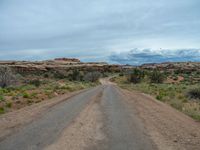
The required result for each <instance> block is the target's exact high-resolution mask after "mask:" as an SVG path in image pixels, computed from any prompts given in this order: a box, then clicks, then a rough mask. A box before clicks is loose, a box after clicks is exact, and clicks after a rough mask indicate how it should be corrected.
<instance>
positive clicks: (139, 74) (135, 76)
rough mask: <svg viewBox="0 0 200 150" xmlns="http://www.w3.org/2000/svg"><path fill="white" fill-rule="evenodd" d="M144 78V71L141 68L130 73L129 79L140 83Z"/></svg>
mask: <svg viewBox="0 0 200 150" xmlns="http://www.w3.org/2000/svg"><path fill="white" fill-rule="evenodd" d="M143 78H144V72H143V71H141V70H139V69H134V70H133V71H132V72H131V73H129V74H128V81H129V82H132V83H135V84H136V83H139V82H141V80H142V79H143Z"/></svg>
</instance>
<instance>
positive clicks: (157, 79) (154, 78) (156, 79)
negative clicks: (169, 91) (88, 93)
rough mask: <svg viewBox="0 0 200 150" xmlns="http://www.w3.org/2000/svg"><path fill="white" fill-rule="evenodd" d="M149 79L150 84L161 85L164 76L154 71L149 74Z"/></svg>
mask: <svg viewBox="0 0 200 150" xmlns="http://www.w3.org/2000/svg"><path fill="white" fill-rule="evenodd" d="M149 79H150V82H151V83H162V82H163V81H164V79H165V76H164V74H163V73H161V72H160V71H157V70H154V71H153V72H151V73H150V75H149Z"/></svg>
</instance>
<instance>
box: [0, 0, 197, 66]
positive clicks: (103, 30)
mask: <svg viewBox="0 0 200 150" xmlns="http://www.w3.org/2000/svg"><path fill="white" fill-rule="evenodd" d="M199 7H200V1H199V0H155V1H153V0H32V1H30V0H29V1H28V0H0V60H44V59H53V58H55V57H76V58H80V59H81V60H82V61H107V62H110V63H119V64H133V65H139V64H143V63H152V62H165V61H200V42H199V41H200V9H199Z"/></svg>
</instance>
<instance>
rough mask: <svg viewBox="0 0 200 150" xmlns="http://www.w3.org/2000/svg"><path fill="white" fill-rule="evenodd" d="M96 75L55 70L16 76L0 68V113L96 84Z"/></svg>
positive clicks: (96, 73) (4, 68)
mask: <svg viewBox="0 0 200 150" xmlns="http://www.w3.org/2000/svg"><path fill="white" fill-rule="evenodd" d="M101 76H102V74H101V73H99V72H96V71H95V72H83V71H79V70H71V71H69V72H67V71H64V70H58V71H54V72H51V71H49V72H46V73H42V74H38V73H35V74H34V73H31V74H30V73H29V74H26V73H24V74H18V73H15V72H13V71H12V70H11V69H10V68H9V67H6V66H0V114H3V113H6V112H10V111H12V110H16V109H20V108H22V107H25V106H27V105H32V104H34V103H39V102H41V101H44V100H48V99H50V98H53V97H55V96H58V95H63V94H65V93H69V92H73V91H77V90H81V89H85V88H90V87H93V86H96V85H98V84H99V82H98V79H99V78H100V77H101Z"/></svg>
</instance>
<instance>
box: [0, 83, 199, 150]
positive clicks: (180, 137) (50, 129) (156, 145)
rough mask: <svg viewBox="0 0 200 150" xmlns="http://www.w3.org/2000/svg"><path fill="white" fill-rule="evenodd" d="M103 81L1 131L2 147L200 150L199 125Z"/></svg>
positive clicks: (0, 122) (20, 149) (31, 149)
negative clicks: (7, 129)
mask: <svg viewBox="0 0 200 150" xmlns="http://www.w3.org/2000/svg"><path fill="white" fill-rule="evenodd" d="M102 83H103V85H100V86H98V87H95V88H93V89H89V90H86V91H83V92H81V93H79V94H77V95H75V96H72V97H69V98H67V99H66V100H63V101H60V102H59V103H57V104H54V105H51V107H46V108H45V111H43V112H42V113H41V114H37V115H36V116H34V118H33V119H30V121H28V122H26V124H23V125H21V126H18V127H16V128H15V127H13V132H11V133H10V134H6V133H4V131H6V127H5V129H3V128H0V134H1V135H2V136H0V137H2V138H1V139H0V149H1V150H14V149H17V150H40V149H45V150H156V149H163V150H168V149H172V150H173V149H175V150H176V149H181V150H182V149H188V150H189V149H194V150H195V149H198V148H199V146H200V138H199V137H200V130H199V129H200V128H199V127H200V126H199V123H197V122H195V121H193V120H192V119H190V118H189V117H187V116H185V115H183V114H181V113H179V112H177V111H176V110H174V109H172V108H170V107H169V106H167V105H165V104H163V103H159V102H157V101H155V100H154V99H153V98H151V97H149V96H147V95H144V94H142V93H138V92H129V91H126V90H122V89H120V88H118V87H117V86H116V85H113V84H112V83H110V82H108V81H105V80H104V81H102ZM38 111H39V110H38ZM18 113H19V112H18ZM12 115H13V114H12ZM8 116H9V115H7V116H1V117H0V125H3V124H4V126H5V123H4V122H5V121H3V120H5V119H6V117H8ZM16 116H17V114H16ZM6 123H9V121H7V122H6ZM10 123H13V122H12V119H11V120H10ZM13 126H14V124H13ZM10 131H12V128H11V129H10Z"/></svg>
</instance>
